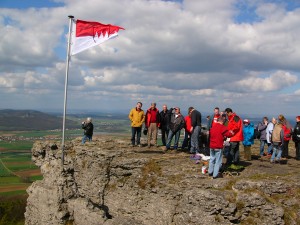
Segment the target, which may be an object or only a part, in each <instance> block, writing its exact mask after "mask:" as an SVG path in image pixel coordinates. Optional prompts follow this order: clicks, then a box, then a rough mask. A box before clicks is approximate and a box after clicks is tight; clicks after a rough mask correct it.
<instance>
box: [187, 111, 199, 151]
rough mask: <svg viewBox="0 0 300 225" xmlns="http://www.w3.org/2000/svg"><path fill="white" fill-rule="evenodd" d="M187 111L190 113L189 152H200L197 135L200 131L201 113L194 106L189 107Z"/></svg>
mask: <svg viewBox="0 0 300 225" xmlns="http://www.w3.org/2000/svg"><path fill="white" fill-rule="evenodd" d="M188 113H189V114H191V125H192V127H191V129H190V132H191V149H190V153H191V154H195V153H200V151H199V135H200V132H201V113H200V112H199V111H197V110H196V109H195V108H194V107H192V106H191V107H189V109H188Z"/></svg>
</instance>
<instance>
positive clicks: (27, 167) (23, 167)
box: [6, 164, 38, 172]
mask: <svg viewBox="0 0 300 225" xmlns="http://www.w3.org/2000/svg"><path fill="white" fill-rule="evenodd" d="M6 167H7V168H8V169H10V170H11V171H13V172H16V171H23V170H33V169H38V167H37V166H35V165H34V164H20V165H9V164H6Z"/></svg>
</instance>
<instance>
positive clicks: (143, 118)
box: [128, 102, 300, 179]
mask: <svg viewBox="0 0 300 225" xmlns="http://www.w3.org/2000/svg"><path fill="white" fill-rule="evenodd" d="M128 117H129V119H130V121H131V144H132V146H139V147H140V146H141V143H140V139H141V133H142V128H143V125H144V130H143V133H144V134H145V135H147V146H148V147H149V148H151V146H158V145H157V134H158V130H159V129H160V131H161V140H162V144H163V146H164V150H165V151H168V150H171V142H172V140H173V138H174V137H175V138H174V144H173V148H172V149H174V150H178V149H179V148H181V149H182V150H185V149H186V148H187V149H188V151H189V152H190V153H191V154H194V155H199V154H201V153H204V154H205V153H206V154H208V152H209V156H210V161H209V169H208V174H209V176H212V177H213V179H215V178H217V177H218V174H219V170H220V168H221V166H222V157H223V155H224V156H225V158H226V164H225V165H232V164H234V165H238V164H239V162H240V148H239V146H240V142H242V144H243V146H244V159H245V160H246V161H247V160H251V146H252V145H253V144H254V139H255V138H259V140H260V156H261V157H268V158H270V162H271V163H280V160H282V159H283V158H288V157H289V154H288V145H289V141H290V140H291V139H292V140H293V141H294V142H295V148H296V157H295V158H296V160H300V116H297V117H296V125H295V128H294V129H292V127H291V125H290V124H289V122H288V121H287V120H286V118H285V117H284V116H283V115H279V116H278V118H277V119H276V118H272V120H271V121H269V120H268V118H267V117H264V118H263V120H262V122H260V123H259V124H258V125H257V127H254V124H253V123H252V122H251V121H250V120H249V119H244V120H242V119H241V118H240V117H239V116H238V115H237V114H236V113H235V112H233V110H232V109H231V108H226V109H225V110H224V111H223V112H220V109H219V108H218V107H215V108H214V113H213V114H212V115H211V116H208V117H207V120H208V121H207V127H206V129H205V131H204V132H203V131H202V132H201V130H202V128H203V127H202V126H201V119H202V118H201V113H200V112H199V111H198V110H196V109H195V108H194V107H189V108H188V115H187V116H185V117H184V116H183V115H182V114H181V112H180V108H179V107H172V108H168V107H167V105H163V109H162V111H159V110H158V109H157V107H156V103H151V106H150V108H149V109H147V111H146V112H144V111H143V109H142V103H141V102H138V103H137V105H136V107H134V108H132V109H131V110H130V113H129V115H128ZM182 129H184V131H185V132H184V140H183V142H182V145H181V146H178V144H179V138H180V133H181V130H182ZM258 136H259V137H258ZM203 137H205V138H203ZM203 143H204V148H202V145H203ZM265 146H268V149H267V152H265V151H264V147H265Z"/></svg>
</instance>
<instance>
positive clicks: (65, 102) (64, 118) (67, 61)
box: [61, 15, 74, 166]
mask: <svg viewBox="0 0 300 225" xmlns="http://www.w3.org/2000/svg"><path fill="white" fill-rule="evenodd" d="M68 17H69V37H68V48H67V59H66V77H65V97H64V114H63V130H62V143H61V146H62V155H61V164H62V166H63V165H64V157H65V151H64V148H65V129H66V128H65V127H66V111H67V89H68V74H69V62H70V48H71V35H72V34H71V31H72V20H73V18H74V16H71V15H70V16H68Z"/></svg>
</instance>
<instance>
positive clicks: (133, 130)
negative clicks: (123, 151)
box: [131, 127, 142, 145]
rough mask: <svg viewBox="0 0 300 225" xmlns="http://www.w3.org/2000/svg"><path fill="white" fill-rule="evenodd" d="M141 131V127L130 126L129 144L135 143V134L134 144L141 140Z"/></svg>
mask: <svg viewBox="0 0 300 225" xmlns="http://www.w3.org/2000/svg"><path fill="white" fill-rule="evenodd" d="M141 133H142V128H141V127H131V144H132V145H135V135H136V144H137V145H139V144H140V140H141Z"/></svg>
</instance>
